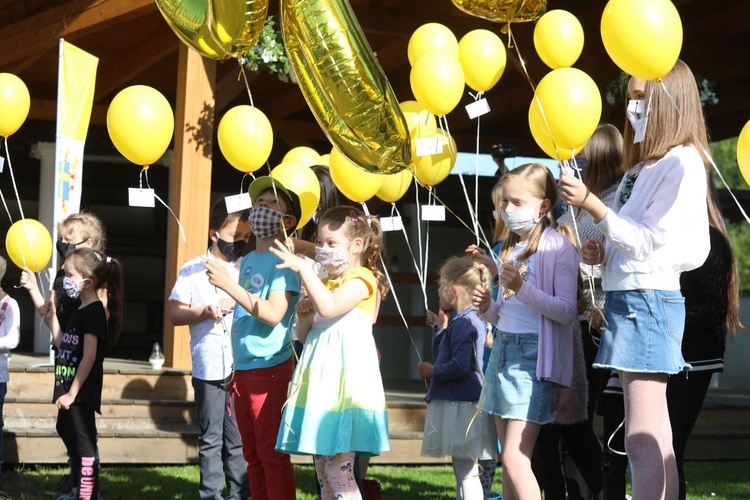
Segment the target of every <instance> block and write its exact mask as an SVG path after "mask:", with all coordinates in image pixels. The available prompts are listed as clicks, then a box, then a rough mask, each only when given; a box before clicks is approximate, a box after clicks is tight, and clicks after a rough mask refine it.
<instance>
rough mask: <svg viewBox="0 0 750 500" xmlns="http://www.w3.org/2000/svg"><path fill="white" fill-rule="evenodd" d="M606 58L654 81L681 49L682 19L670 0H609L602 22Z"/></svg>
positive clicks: (664, 71) (674, 60) (667, 71)
mask: <svg viewBox="0 0 750 500" xmlns="http://www.w3.org/2000/svg"><path fill="white" fill-rule="evenodd" d="M601 32H602V42H604V48H605V49H606V50H607V54H609V57H610V58H611V59H612V60H613V61H614V62H615V64H616V65H617V66H619V67H620V69H622V70H623V71H624V72H625V73H627V74H629V75H632V76H636V77H638V78H641V79H643V80H657V79H659V78H661V77H663V76H664V75H666V74H667V73H669V72H670V71H671V70H672V68H673V67H674V65H675V63H676V62H677V58H678V57H680V50H681V49H682V21H681V20H680V14H679V13H678V12H677V8H676V7H675V6H674V4H673V3H672V1H671V0H610V1H609V2H608V3H607V5H606V7H604V13H603V14H602V22H601Z"/></svg>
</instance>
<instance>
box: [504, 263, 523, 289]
mask: <svg viewBox="0 0 750 500" xmlns="http://www.w3.org/2000/svg"><path fill="white" fill-rule="evenodd" d="M498 277H499V279H500V283H502V285H503V286H504V287H505V289H506V290H513V292H514V293H518V290H520V289H521V286H522V285H523V278H521V273H520V272H519V271H518V268H517V267H516V266H514V265H513V264H512V263H510V262H506V263H505V264H503V267H502V269H501V270H500V273H499V275H498Z"/></svg>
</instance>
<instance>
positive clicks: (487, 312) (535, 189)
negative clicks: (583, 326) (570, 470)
mask: <svg viewBox="0 0 750 500" xmlns="http://www.w3.org/2000/svg"><path fill="white" fill-rule="evenodd" d="M500 183H501V190H502V193H501V196H500V199H499V201H500V204H499V206H496V209H497V210H498V211H499V212H500V215H501V217H502V223H503V225H504V228H505V231H504V232H505V233H506V234H505V237H504V238H503V240H504V241H503V244H502V246H501V247H500V256H499V257H500V261H501V263H502V265H501V266H499V267H498V275H497V276H496V278H495V279H496V281H497V282H498V284H499V285H500V286H501V289H500V290H499V292H500V293H498V295H497V299H495V300H494V301H493V300H491V298H490V297H491V294H490V293H489V292H488V291H486V290H484V289H482V288H481V287H477V288H475V290H474V304H475V305H476V306H477V307H478V308H479V311H480V313H482V316H483V317H484V319H485V320H487V321H489V322H491V323H493V324H495V325H496V327H497V331H498V332H497V333H495V340H494V346H493V348H492V354H491V355H490V360H489V363H488V366H487V372H486V374H485V384H484V387H483V389H482V394H481V396H480V398H479V405H478V406H479V408H480V409H482V410H484V411H486V412H488V413H492V414H494V415H495V423H496V426H497V433H498V437H499V438H500V444H501V445H502V450H503V453H502V462H503V494H504V497H505V498H509V499H512V500H513V499H517V498H518V499H524V500H526V499H541V493H540V491H539V485H538V484H537V481H536V479H535V477H534V473H533V472H532V469H531V455H532V452H533V450H534V444H535V443H536V439H537V436H538V435H539V430H540V428H541V426H542V425H544V424H548V423H550V422H552V421H553V420H554V419H555V409H554V403H553V398H554V394H555V389H556V387H558V386H564V387H569V386H570V385H571V383H572V380H573V329H572V324H573V321H575V320H576V319H577V309H576V300H577V292H578V256H577V254H576V251H575V249H574V248H573V246H572V245H571V244H570V242H569V241H568V240H567V238H565V236H563V235H561V234H559V233H558V232H557V231H555V230H554V229H552V228H551V227H550V226H551V225H552V219H551V216H550V210H551V208H552V207H553V206H554V205H555V202H556V201H557V185H556V184H555V179H554V178H553V177H552V173H551V172H550V171H549V169H547V167H545V166H544V165H542V164H540V163H530V164H527V165H523V166H521V167H518V168H516V169H514V170H511V171H510V172H508V173H507V174H505V175H504V176H503V177H502V178H501V179H500Z"/></svg>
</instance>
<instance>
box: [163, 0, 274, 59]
mask: <svg viewBox="0 0 750 500" xmlns="http://www.w3.org/2000/svg"><path fill="white" fill-rule="evenodd" d="M156 6H157V7H158V8H159V11H161V13H162V15H163V16H164V19H165V20H166V21H167V24H168V25H169V27H170V28H172V31H174V32H175V34H176V35H177V37H178V38H179V39H180V40H182V42H183V43H184V44H185V45H187V46H188V47H190V48H192V49H193V50H195V51H197V52H198V53H200V54H201V55H204V56H206V57H210V58H211V59H219V60H222V59H229V58H230V57H241V56H242V55H243V54H245V53H247V51H248V50H250V49H251V48H253V45H255V44H256V42H257V41H258V39H259V38H260V34H261V30H262V29H263V23H264V22H265V20H266V15H267V14H268V0H156Z"/></svg>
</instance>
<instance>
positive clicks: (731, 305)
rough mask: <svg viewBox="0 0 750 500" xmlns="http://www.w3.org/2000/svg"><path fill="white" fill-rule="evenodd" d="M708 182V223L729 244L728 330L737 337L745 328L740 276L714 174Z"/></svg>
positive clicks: (708, 177) (709, 176)
mask: <svg viewBox="0 0 750 500" xmlns="http://www.w3.org/2000/svg"><path fill="white" fill-rule="evenodd" d="M707 182H708V196H707V200H706V201H707V202H708V203H707V205H708V223H709V225H710V226H711V227H713V228H714V229H716V230H717V231H719V233H721V236H722V237H723V238H724V240H725V241H726V244H727V250H728V251H729V276H728V281H727V322H726V327H727V330H728V331H729V332H730V333H731V334H732V335H737V333H738V330H739V329H740V328H743V325H742V322H741V321H740V275H739V272H738V270H737V260H736V259H735V258H734V252H733V251H732V244H731V243H730V242H729V232H728V231H727V226H726V224H725V223H724V216H723V215H722V213H721V208H720V207H719V201H718V194H717V193H716V187H714V182H713V172H712V171H709V172H708V174H707Z"/></svg>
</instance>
